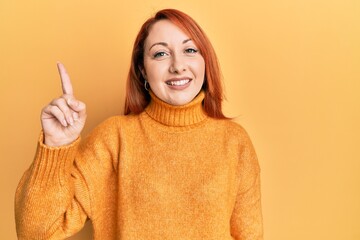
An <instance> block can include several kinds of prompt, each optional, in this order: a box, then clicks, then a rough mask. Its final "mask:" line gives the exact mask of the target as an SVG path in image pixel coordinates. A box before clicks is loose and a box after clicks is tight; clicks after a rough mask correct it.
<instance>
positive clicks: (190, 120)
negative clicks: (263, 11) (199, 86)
mask: <svg viewBox="0 0 360 240" xmlns="http://www.w3.org/2000/svg"><path fill="white" fill-rule="evenodd" d="M149 93H150V96H151V101H150V103H149V105H148V106H147V107H146V109H145V112H146V113H147V114H148V115H149V116H150V117H151V118H153V119H154V120H156V121H158V122H160V123H162V124H164V125H167V126H174V127H181V126H189V125H192V124H196V123H199V122H201V121H203V120H204V119H205V118H206V114H205V112H204V110H203V106H202V101H203V100H204V97H205V93H204V92H203V91H201V92H200V93H199V94H198V95H197V96H196V97H195V98H194V99H193V100H192V101H191V102H189V103H187V104H185V105H181V106H174V105H170V104H168V103H166V102H164V101H162V100H160V99H159V98H158V97H157V96H156V95H155V94H154V93H152V92H151V91H150V92H149Z"/></svg>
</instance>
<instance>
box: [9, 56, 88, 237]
mask: <svg viewBox="0 0 360 240" xmlns="http://www.w3.org/2000/svg"><path fill="white" fill-rule="evenodd" d="M58 69H59V73H60V77H61V82H62V88H63V95H62V96H61V97H59V98H57V99H54V100H53V101H52V102H51V103H50V104H48V105H47V106H46V107H44V108H43V110H42V112H41V124H42V129H43V131H42V134H41V137H40V140H39V143H38V148H37V151H36V155H35V159H34V161H33V163H32V165H31V167H30V168H29V169H28V170H27V171H26V172H25V174H24V176H23V177H22V179H21V181H20V183H19V185H18V188H17V191H16V196H15V217H16V227H17V234H18V238H19V239H64V238H66V237H68V236H70V235H72V234H73V233H74V232H76V231H78V230H79V229H81V227H82V226H83V224H84V222H85V221H86V219H87V216H88V215H89V212H90V208H89V202H90V199H89V193H88V192H87V186H86V181H85V179H84V178H83V176H82V174H80V172H79V170H78V169H77V168H76V167H74V166H73V162H74V159H75V155H76V153H77V149H78V145H79V141H80V140H79V136H80V133H81V131H82V129H83V127H84V124H85V120H86V110H85V109H86V108H85V104H84V103H82V102H80V101H78V100H77V99H76V98H75V97H74V95H73V90H72V85H71V81H70V78H69V76H68V74H67V73H66V70H65V68H64V66H63V65H62V64H61V63H58Z"/></svg>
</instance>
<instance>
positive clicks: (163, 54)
mask: <svg viewBox="0 0 360 240" xmlns="http://www.w3.org/2000/svg"><path fill="white" fill-rule="evenodd" d="M166 55H167V53H166V52H156V53H155V54H154V56H153V57H154V58H160V57H164V56H166Z"/></svg>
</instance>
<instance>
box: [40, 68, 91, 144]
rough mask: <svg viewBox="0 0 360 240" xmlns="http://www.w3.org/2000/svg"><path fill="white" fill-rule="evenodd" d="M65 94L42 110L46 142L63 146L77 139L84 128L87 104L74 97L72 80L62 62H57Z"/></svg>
mask: <svg viewBox="0 0 360 240" xmlns="http://www.w3.org/2000/svg"><path fill="white" fill-rule="evenodd" d="M57 67H58V70H59V74H60V78H61V86H62V91H63V95H62V96H60V97H59V98H56V99H54V100H53V101H51V102H50V103H49V104H48V105H47V106H45V107H44V108H43V110H42V111H41V125H42V129H43V132H44V143H45V144H46V145H48V146H63V145H67V144H70V143H71V142H73V141H75V140H76V139H77V138H78V137H79V136H80V133H81V131H82V129H83V128H84V125H85V120H86V106H85V104H84V103H83V102H80V101H79V100H77V99H76V98H75V97H74V92H73V88H72V85H71V80H70V77H69V75H68V73H67V72H66V69H65V67H64V65H63V64H62V63H58V64H57Z"/></svg>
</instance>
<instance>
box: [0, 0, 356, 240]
mask: <svg viewBox="0 0 360 240" xmlns="http://www.w3.org/2000/svg"><path fill="white" fill-rule="evenodd" d="M167 7H171V8H178V9H180V10H183V11H185V12H187V13H188V14H189V15H191V16H192V17H193V18H195V19H196V20H197V21H198V23H199V24H200V25H201V26H202V27H203V28H204V30H205V31H206V32H207V34H208V35H209V37H210V39H211V41H212V43H213V45H214V47H215V50H216V52H217V54H218V57H219V60H220V63H221V66H222V71H223V76H224V82H225V87H226V95H227V101H226V102H225V104H224V108H225V112H226V113H227V115H228V116H237V118H236V121H237V122H239V123H240V124H242V125H243V126H244V127H245V128H246V129H247V131H248V132H249V134H250V136H251V138H252V140H253V143H254V145H255V148H256V150H257V153H258V157H259V161H260V164H261V167H262V202H263V214H264V224H265V238H266V239H267V240H300V239H301V240H303V239H311V240H312V239H314V240H319V239H321V240H322V239H326V240H359V239H360V151H359V148H360V137H359V135H360V127H359V124H360V1H358V0H333V1H329V0H289V1H283V0H271V1H259V0H253V1H245V0H239V1H235V0H234V1H226V0H224V1H215V0H213V1H211V0H189V1H172V0H166V1H165V0H152V1H148V0H142V1H140V0H133V1H121V0H117V1H115V0H108V1H100V0H94V1H80V0H63V1H53V0H48V1H39V0H34V1H25V0H21V1H20V0H7V1H5V0H0V81H1V83H0V109H1V110H0V111H1V118H0V131H1V138H0V141H1V142H0V148H1V149H0V150H1V151H0V164H1V165H0V171H1V173H0V180H1V185H0V186H1V198H0V199H1V200H0V201H1V209H0V212H1V218H0V239H16V233H15V224H14V213H13V212H14V210H13V208H14V207H13V202H14V192H15V188H16V186H17V183H18V181H19V179H20V177H21V175H22V174H23V172H24V171H25V169H26V168H27V167H28V166H29V165H30V163H31V161H32V158H33V155H34V153H35V147H36V141H37V138H38V135H39V131H40V121H39V114H40V110H41V108H42V107H43V106H44V105H45V104H47V103H48V102H49V101H50V100H52V99H53V98H55V97H57V96H59V95H60V94H61V87H60V81H59V77H58V74H57V69H56V61H57V60H61V61H62V62H64V64H65V65H66V67H67V69H68V71H69V73H70V75H71V77H72V80H73V85H74V89H75V94H76V96H77V97H78V98H79V99H81V100H83V101H84V102H86V103H87V106H88V122H87V125H86V129H85V134H86V133H88V132H89V130H90V129H92V128H93V127H94V126H95V125H97V124H98V123H99V122H101V121H102V120H104V119H105V118H107V117H109V116H111V115H114V114H119V113H121V112H122V108H123V103H124V86H125V78H126V75H127V71H128V68H129V61H130V52H131V48H132V43H133V41H134V38H135V35H136V33H137V32H138V30H139V28H140V25H141V24H142V23H143V22H144V20H145V19H147V18H148V17H149V16H151V15H152V14H153V13H154V12H155V11H157V10H158V9H161V8H167ZM90 235H91V226H90V225H89V224H87V225H86V227H85V229H84V230H83V231H82V232H81V233H79V234H78V235H77V236H75V237H72V238H71V239H89V236H90Z"/></svg>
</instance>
